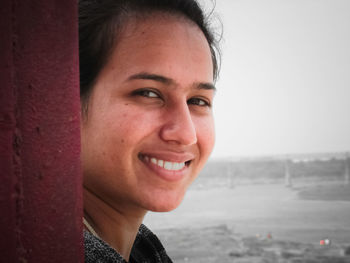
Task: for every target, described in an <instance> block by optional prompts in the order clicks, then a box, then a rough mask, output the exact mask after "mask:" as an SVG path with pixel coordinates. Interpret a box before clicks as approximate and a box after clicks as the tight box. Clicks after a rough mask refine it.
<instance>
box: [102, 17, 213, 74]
mask: <svg viewBox="0 0 350 263" xmlns="http://www.w3.org/2000/svg"><path fill="white" fill-rule="evenodd" d="M118 39H119V41H118V43H117V44H116V45H115V47H114V50H113V52H112V56H111V58H110V61H109V62H110V63H109V64H110V65H109V66H112V67H118V68H120V67H122V68H123V69H125V70H127V69H128V70H129V69H130V68H132V69H133V70H134V71H135V72H134V73H137V71H145V70H147V71H149V70H150V69H151V70H152V71H155V72H153V73H161V72H159V71H162V73H166V71H167V70H168V71H171V70H172V71H174V70H175V71H176V68H182V69H183V68H184V67H193V66H194V64H195V67H196V70H197V72H198V74H201V75H202V76H203V75H206V78H209V79H206V81H212V77H213V76H212V71H213V65H212V59H211V52H210V48H209V44H208V42H207V40H206V38H205V36H204V34H203V33H202V31H201V30H200V29H199V27H198V26H197V25H195V24H194V23H193V22H191V21H189V20H187V19H185V18H182V17H179V16H174V15H162V14H154V15H152V16H147V17H137V18H133V19H129V20H128V22H127V24H126V25H125V26H124V29H123V30H122V32H121V34H120V35H119V37H118ZM164 71H165V72H164Z"/></svg>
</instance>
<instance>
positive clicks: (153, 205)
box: [146, 191, 185, 212]
mask: <svg viewBox="0 0 350 263" xmlns="http://www.w3.org/2000/svg"><path fill="white" fill-rule="evenodd" d="M184 196H185V191H182V192H181V193H179V192H173V191H167V192H164V191H161V192H158V193H157V194H155V195H154V196H153V198H152V199H151V200H149V202H148V204H146V209H147V210H148V211H152V212H170V211H172V210H174V209H175V208H177V207H178V206H179V205H180V204H181V202H182V200H183V198H184Z"/></svg>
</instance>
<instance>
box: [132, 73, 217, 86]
mask: <svg viewBox="0 0 350 263" xmlns="http://www.w3.org/2000/svg"><path fill="white" fill-rule="evenodd" d="M138 79H140V80H154V81H157V82H160V83H163V84H166V85H171V84H176V81H174V80H173V79H171V78H168V77H165V76H162V75H158V74H152V73H147V72H141V73H137V74H134V75H131V76H130V77H128V79H127V80H128V81H130V80H138ZM194 86H195V87H196V88H198V89H205V90H214V91H216V88H215V86H214V84H212V83H209V82H197V83H195V84H194Z"/></svg>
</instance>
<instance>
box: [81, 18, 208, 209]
mask: <svg viewBox="0 0 350 263" xmlns="http://www.w3.org/2000/svg"><path fill="white" fill-rule="evenodd" d="M120 39H121V41H120V42H119V43H118V44H117V46H116V48H115V49H114V51H113V53H112V54H111V56H110V59H109V61H108V62H107V64H106V66H105V67H104V68H103V69H102V71H101V72H100V74H99V76H98V78H97V81H96V83H95V85H94V87H93V90H92V93H91V95H90V97H89V106H88V113H87V116H86V118H84V120H83V122H82V167H83V173H84V187H85V188H87V189H89V191H92V192H94V193H95V194H96V195H97V196H99V197H100V198H101V199H103V200H104V201H106V202H108V203H109V204H110V205H112V206H114V207H118V208H121V207H124V208H130V207H135V208H141V209H144V210H152V211H169V210H172V209H174V208H176V207H177V206H178V205H179V203H180V202H181V200H182V199H183V196H184V194H185V191H186V189H187V187H188V186H189V185H190V183H191V182H192V181H193V180H194V179H195V177H196V176H197V174H198V173H199V171H200V170H201V168H202V167H203V165H204V163H205V162H206V160H207V159H208V157H209V154H210V152H211V151H212V148H213V145H214V122H213V116H212V109H211V107H210V104H212V102H213V96H214V90H213V86H212V83H213V64H212V59H211V53H210V49H209V46H208V43H207V41H206V39H205V37H204V35H203V33H202V32H201V31H200V29H199V28H197V26H195V25H192V24H190V23H189V22H187V21H183V20H181V19H177V18H158V19H157V18H152V19H146V20H144V21H142V22H141V21H139V22H130V23H129V24H128V25H127V27H126V29H125V30H124V32H123V34H122V36H121V37H120Z"/></svg>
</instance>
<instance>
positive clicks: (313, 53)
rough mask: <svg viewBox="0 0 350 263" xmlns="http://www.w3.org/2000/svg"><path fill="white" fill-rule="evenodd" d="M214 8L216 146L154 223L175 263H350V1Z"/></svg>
mask: <svg viewBox="0 0 350 263" xmlns="http://www.w3.org/2000/svg"><path fill="white" fill-rule="evenodd" d="M200 2H201V4H202V5H203V6H204V7H205V9H206V10H207V11H208V12H210V11H211V10H212V8H213V6H214V3H213V2H212V1H209V0H202V1H200ZM214 12H215V14H214V20H213V22H214V23H213V26H214V27H215V28H217V29H218V32H220V26H221V25H220V23H219V22H218V19H215V16H217V17H219V18H220V20H221V23H222V25H223V38H222V40H221V51H222V64H221V73H220V78H219V80H218V82H217V84H216V86H217V94H216V97H215V101H214V116H215V121H216V146H215V149H214V151H213V154H212V156H211V158H210V160H209V162H208V164H207V165H206V167H205V168H204V170H203V171H202V172H201V174H200V175H199V177H198V179H197V181H195V183H194V184H193V185H192V186H191V188H190V189H189V191H188V193H187V195H186V197H185V200H184V202H183V203H182V205H181V206H180V207H179V208H178V209H176V210H175V211H173V212H171V213H164V214H161V213H150V214H149V215H148V216H147V218H146V220H145V224H147V225H148V226H149V227H150V228H151V229H152V230H153V231H154V232H156V233H157V234H158V235H159V237H160V238H161V239H162V242H163V243H164V245H165V247H166V248H167V250H168V252H169V254H170V255H171V256H172V258H174V261H175V262H350V184H349V173H350V172H349V170H350V155H349V153H348V152H349V151H350V1H349V0H217V1H216V5H215V9H214Z"/></svg>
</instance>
